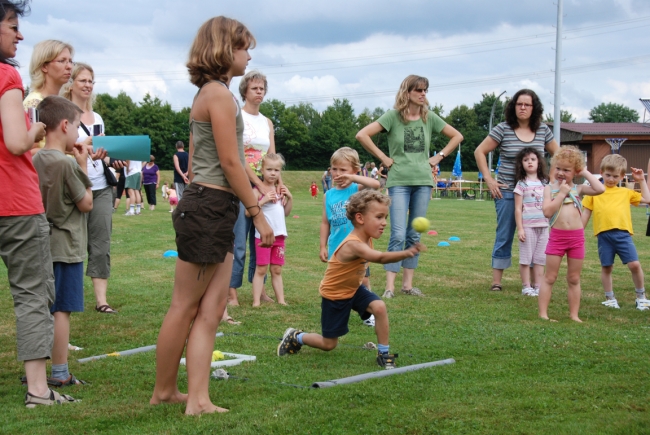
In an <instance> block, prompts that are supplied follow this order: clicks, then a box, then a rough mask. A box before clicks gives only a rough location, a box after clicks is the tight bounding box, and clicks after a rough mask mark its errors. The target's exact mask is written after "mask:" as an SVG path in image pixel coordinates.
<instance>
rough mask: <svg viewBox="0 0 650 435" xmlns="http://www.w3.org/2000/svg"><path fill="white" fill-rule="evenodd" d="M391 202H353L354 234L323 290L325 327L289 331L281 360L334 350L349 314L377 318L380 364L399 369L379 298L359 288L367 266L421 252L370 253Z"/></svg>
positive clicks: (367, 195) (364, 197) (368, 193)
mask: <svg viewBox="0 0 650 435" xmlns="http://www.w3.org/2000/svg"><path fill="white" fill-rule="evenodd" d="M389 204H390V198H388V197H387V196H386V195H383V194H381V193H379V192H377V191H375V190H363V191H361V192H359V193H355V194H354V195H352V196H351V197H350V201H349V202H348V205H347V217H348V219H349V220H350V221H351V222H352V225H354V230H352V232H351V233H350V235H348V236H347V237H346V238H345V239H344V240H343V242H341V244H340V245H339V246H338V248H337V249H336V251H335V252H334V254H333V255H332V257H331V258H330V260H329V262H328V263H327V270H326V271H325V277H324V278H323V281H322V282H321V285H320V289H319V291H320V294H321V296H322V303H321V310H322V311H321V325H322V332H323V335H320V334H315V333H305V332H303V331H301V330H298V329H294V328H288V329H287V330H286V331H285V333H284V336H283V337H282V341H281V342H280V344H279V345H278V349H277V354H278V356H282V355H287V354H295V353H297V352H298V351H299V350H300V348H301V347H302V346H303V345H307V346H309V347H315V348H317V349H322V350H325V351H330V350H332V349H334V348H335V347H336V346H337V344H338V341H339V337H341V336H343V335H345V334H347V333H348V320H349V318H350V311H352V310H354V311H356V312H357V313H359V316H360V317H361V319H362V320H365V319H367V318H368V317H370V315H371V314H372V315H374V316H375V333H376V334H377V343H378V345H377V348H378V350H379V352H378V354H377V364H379V365H380V366H381V367H384V368H386V369H394V368H395V358H397V354H394V355H393V354H390V353H389V347H388V312H387V311H386V304H385V303H384V301H382V300H381V298H380V297H379V296H377V295H376V294H374V293H372V292H371V291H370V290H368V289H367V288H366V287H365V286H363V285H362V284H361V281H362V280H363V277H364V276H365V273H366V267H367V263H368V262H372V263H380V264H385V263H393V262H395V261H400V260H403V259H405V258H409V257H414V256H415V255H416V254H417V253H418V252H419V251H421V250H422V249H423V246H422V245H420V244H419V243H418V244H415V245H413V246H411V247H410V248H409V249H407V250H405V251H396V252H379V251H375V250H374V249H373V247H372V239H378V238H379V237H381V235H382V233H383V232H384V228H385V227H386V217H387V216H388V206H389Z"/></svg>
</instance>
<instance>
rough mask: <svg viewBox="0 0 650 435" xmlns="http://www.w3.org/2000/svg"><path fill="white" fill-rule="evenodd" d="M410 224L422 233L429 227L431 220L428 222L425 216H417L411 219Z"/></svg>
mask: <svg viewBox="0 0 650 435" xmlns="http://www.w3.org/2000/svg"><path fill="white" fill-rule="evenodd" d="M411 226H412V227H413V229H414V230H415V231H417V232H418V233H423V232H425V231H427V230H428V229H429V227H430V226H431V222H429V219H427V218H425V217H417V218H415V219H413V222H412V223H411Z"/></svg>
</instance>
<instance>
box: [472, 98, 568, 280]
mask: <svg viewBox="0 0 650 435" xmlns="http://www.w3.org/2000/svg"><path fill="white" fill-rule="evenodd" d="M543 114H544V106H543V105H542V103H541V101H540V100H539V98H538V97H537V94H535V92H533V91H531V90H530V89H522V90H520V91H518V92H517V93H516V94H515V95H514V96H513V97H512V99H511V100H510V101H509V102H508V104H507V105H506V108H505V117H506V121H505V122H502V123H500V124H498V125H497V126H496V127H494V128H493V129H492V131H491V132H490V134H489V135H488V136H487V137H486V138H485V139H484V140H483V142H481V144H480V145H479V146H478V147H476V151H474V157H475V158H476V163H477V165H478V169H479V171H481V173H482V174H483V177H484V179H485V182H486V183H487V186H488V189H490V193H491V194H492V197H493V198H494V204H495V208H496V214H497V230H496V238H495V240H494V248H493V250H492V287H491V288H490V290H493V291H500V290H501V289H502V288H501V278H502V276H503V270H504V269H507V268H509V267H510V266H511V264H512V242H513V240H514V234H515V230H516V229H517V223H516V221H515V201H514V193H513V190H514V188H515V184H516V181H515V158H516V156H517V154H518V153H519V152H520V151H521V150H523V149H524V148H526V147H531V148H533V149H535V150H537V151H538V152H540V153H543V152H544V150H546V151H547V152H548V153H550V154H551V155H552V154H555V152H556V151H557V150H558V144H557V142H556V141H555V139H553V133H552V132H551V129H550V128H549V127H548V126H547V125H546V124H543V123H542V115H543ZM497 149H498V150H499V156H500V158H501V167H500V168H499V175H498V178H497V179H495V178H493V177H492V173H491V171H490V169H489V168H488V165H487V159H486V158H485V156H486V155H487V154H488V153H489V152H491V151H494V150H497Z"/></svg>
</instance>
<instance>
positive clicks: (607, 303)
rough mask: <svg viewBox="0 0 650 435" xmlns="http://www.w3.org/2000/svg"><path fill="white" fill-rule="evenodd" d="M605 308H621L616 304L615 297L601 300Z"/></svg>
mask: <svg viewBox="0 0 650 435" xmlns="http://www.w3.org/2000/svg"><path fill="white" fill-rule="evenodd" d="M602 304H603V305H604V306H606V307H607V308H621V307H619V306H618V301H617V300H616V299H607V300H606V301H605V302H602Z"/></svg>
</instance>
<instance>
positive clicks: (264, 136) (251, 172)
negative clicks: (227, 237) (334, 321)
mask: <svg viewBox="0 0 650 435" xmlns="http://www.w3.org/2000/svg"><path fill="white" fill-rule="evenodd" d="M267 90H268V83H267V80H266V76H265V75H264V74H262V73H261V72H259V71H250V72H248V73H247V74H246V75H245V76H244V77H242V80H241V82H240V83H239V94H240V95H241V98H242V100H243V101H244V107H242V118H244V155H245V156H246V163H248V165H247V167H246V173H247V174H248V178H249V179H250V182H251V184H252V185H254V186H255V187H257V189H258V190H259V191H260V192H261V193H262V194H266V193H267V192H268V189H269V188H268V187H267V186H266V185H264V183H263V182H262V179H261V178H260V176H261V175H262V173H261V169H262V168H261V165H262V157H264V155H266V154H267V153H275V138H274V132H273V123H272V122H271V120H270V119H268V118H267V117H266V116H264V115H262V114H261V113H260V105H261V104H262V102H263V101H264V97H265V96H266V92H267ZM280 184H282V181H280ZM234 232H235V261H234V264H233V267H232V277H231V279H230V290H229V292H228V304H229V305H239V300H238V298H237V289H238V288H240V287H241V286H242V283H243V281H244V263H245V261H246V240H247V239H248V241H249V243H248V244H249V248H250V249H249V252H250V257H249V261H248V282H251V283H252V282H253V275H255V228H254V227H253V222H252V220H251V219H250V218H247V217H246V216H245V214H244V209H243V207H241V206H240V209H239V217H238V218H237V223H236V224H235V228H234ZM251 234H252V235H251ZM262 301H263V302H273V299H271V298H270V297H268V296H267V294H266V290H263V291H262ZM223 321H227V322H229V323H235V322H234V320H233V319H232V318H231V317H228V316H227V313H226V314H225V315H224V319H223Z"/></svg>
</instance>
